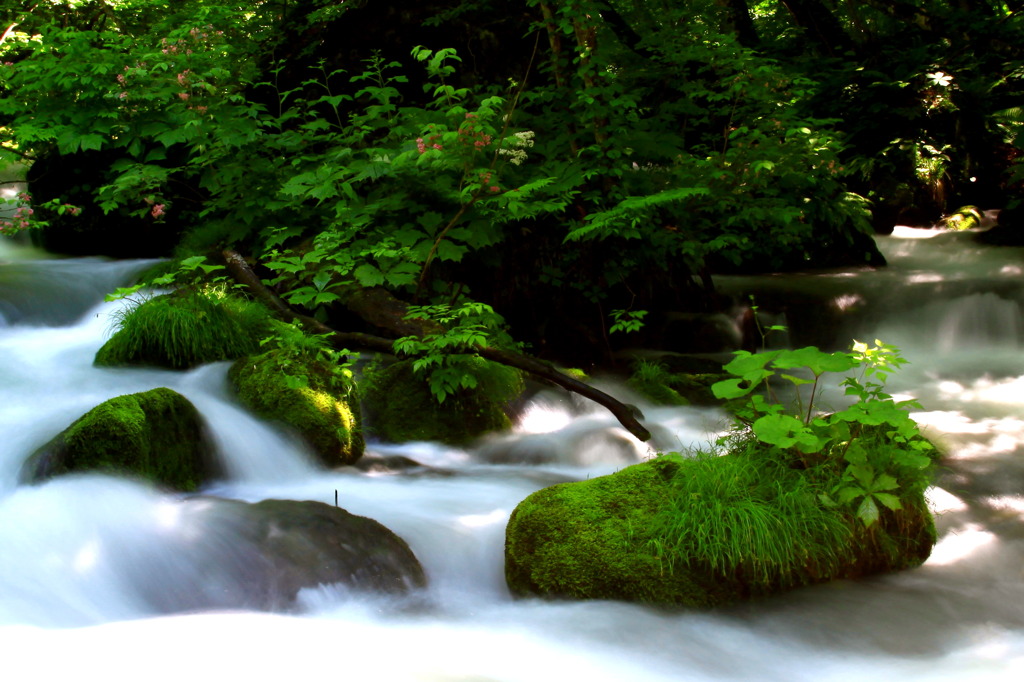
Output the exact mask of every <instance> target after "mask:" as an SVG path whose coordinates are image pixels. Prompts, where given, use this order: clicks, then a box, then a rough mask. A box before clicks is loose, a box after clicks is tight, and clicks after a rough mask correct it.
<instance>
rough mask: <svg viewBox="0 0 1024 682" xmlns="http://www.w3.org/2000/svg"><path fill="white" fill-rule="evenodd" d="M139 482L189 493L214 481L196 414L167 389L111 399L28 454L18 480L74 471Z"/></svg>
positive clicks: (206, 442) (210, 449)
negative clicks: (120, 476) (103, 473)
mask: <svg viewBox="0 0 1024 682" xmlns="http://www.w3.org/2000/svg"><path fill="white" fill-rule="evenodd" d="M96 470H99V471H109V472H114V473H125V474H131V475H135V476H139V477H142V478H145V479H148V480H150V481H153V482H154V483H157V484H160V485H163V486H167V487H169V488H173V489H175V490H182V491H192V490H195V489H196V488H197V487H198V486H199V485H200V484H202V483H203V482H205V481H208V480H210V479H211V478H214V477H215V476H217V475H219V474H220V473H221V472H220V468H219V467H218V465H217V463H216V460H215V458H214V456H213V447H212V445H211V444H210V441H209V439H208V438H207V436H206V432H205V429H204V427H203V424H202V419H201V418H200V416H199V412H198V411H197V410H196V408H195V407H194V406H193V405H192V403H190V402H189V401H188V399H186V398H185V397H184V396H182V395H180V394H178V393H176V392H174V391H172V390H171V389H169V388H155V389H153V390H151V391H146V392H144V393H133V394H131V395H123V396H118V397H116V398H111V399H110V400H107V401H106V402H104V403H101V404H100V405H97V406H96V407H94V408H93V409H92V410H90V411H89V412H87V413H85V414H84V415H83V416H82V417H80V418H79V419H78V420H76V421H75V422H74V423H73V424H71V426H69V427H68V428H67V429H65V430H64V431H62V432H61V433H60V434H58V435H57V436H56V437H55V438H54V439H53V440H51V441H50V442H49V443H47V444H46V445H44V446H42V447H41V448H39V449H38V450H36V452H35V453H33V454H32V456H30V457H29V458H28V460H27V461H26V462H25V464H24V466H23V467H22V478H23V479H24V480H26V481H29V482H36V481H40V480H44V479H47V478H50V477H52V476H56V475H59V474H64V473H69V472H75V471H96Z"/></svg>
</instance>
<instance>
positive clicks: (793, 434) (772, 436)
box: [753, 414, 813, 448]
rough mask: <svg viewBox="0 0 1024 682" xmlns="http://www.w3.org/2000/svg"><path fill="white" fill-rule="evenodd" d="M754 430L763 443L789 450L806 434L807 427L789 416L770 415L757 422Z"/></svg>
mask: <svg viewBox="0 0 1024 682" xmlns="http://www.w3.org/2000/svg"><path fill="white" fill-rule="evenodd" d="M753 430H754V435H756V436H757V439H758V440H760V441H761V442H763V443H768V444H769V445H776V446H778V447H780V448H788V447H790V446H792V445H793V444H795V443H796V442H797V441H798V438H797V436H798V435H803V434H804V433H806V431H807V427H806V426H804V423H803V422H802V421H800V420H799V419H797V418H796V417H792V416H790V415H788V414H769V415H765V416H764V417H761V418H760V419H758V420H757V421H755V422H754V424H753ZM812 437H813V435H812Z"/></svg>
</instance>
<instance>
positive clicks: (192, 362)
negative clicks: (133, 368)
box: [95, 289, 272, 369]
mask: <svg viewBox="0 0 1024 682" xmlns="http://www.w3.org/2000/svg"><path fill="white" fill-rule="evenodd" d="M117 324H118V329H117V331H116V332H115V333H114V335H113V336H112V337H111V338H110V339H109V340H108V341H107V342H106V343H105V344H104V345H103V347H102V348H100V350H99V351H98V352H97V353H96V359H95V364H96V365H97V366H101V367H110V366H118V365H156V366H159V367H167V368H170V369H188V368H190V367H195V366H196V365H200V364H204V363H207V362H217V361H219V360H229V359H234V358H237V357H240V356H243V355H247V354H249V353H254V352H256V351H257V350H258V349H259V341H260V339H261V338H262V337H263V336H264V335H265V334H267V333H268V331H269V329H270V328H271V324H272V323H271V318H270V315H269V313H268V312H267V310H266V309H265V308H264V307H263V306H261V305H259V304H257V303H252V302H249V301H245V300H243V299H239V298H235V297H232V296H227V295H224V294H223V292H218V291H216V290H203V291H195V290H190V289H189V290H179V291H177V292H174V293H172V294H166V295H163V296H157V297H155V298H151V299H147V300H145V301H143V302H141V303H139V304H138V305H136V306H134V307H132V308H130V309H128V310H126V311H125V312H124V313H123V314H122V315H121V317H120V319H118V320H117Z"/></svg>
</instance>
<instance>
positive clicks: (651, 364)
mask: <svg viewBox="0 0 1024 682" xmlns="http://www.w3.org/2000/svg"><path fill="white" fill-rule="evenodd" d="M675 381H676V376H675V375H674V374H672V373H671V372H669V371H668V369H667V368H666V367H665V365H664V364H663V363H660V362H656V361H652V360H640V361H639V362H637V363H636V364H635V365H634V366H633V373H632V374H631V375H630V377H629V379H627V380H626V383H627V384H629V386H630V387H631V388H633V389H635V390H636V391H638V392H640V393H641V394H643V395H644V396H645V397H647V398H649V399H650V400H653V401H654V402H655V403H657V404H660V405H688V404H689V403H690V401H689V400H687V399H686V398H685V397H684V396H682V395H680V393H679V392H678V391H677V390H675V388H674V387H673V384H674V383H675Z"/></svg>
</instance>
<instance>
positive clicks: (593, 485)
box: [505, 455, 935, 608]
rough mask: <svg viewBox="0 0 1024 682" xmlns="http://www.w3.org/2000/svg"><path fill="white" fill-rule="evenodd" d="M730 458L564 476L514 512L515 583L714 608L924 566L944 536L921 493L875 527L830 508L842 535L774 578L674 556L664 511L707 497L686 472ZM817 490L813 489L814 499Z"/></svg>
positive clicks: (555, 593) (666, 460)
mask: <svg viewBox="0 0 1024 682" xmlns="http://www.w3.org/2000/svg"><path fill="white" fill-rule="evenodd" d="M728 457H732V455H729V456H726V457H719V458H713V459H714V460H721V462H717V461H710V460H705V461H704V464H703V466H698V465H697V464H696V463H695V462H694V461H693V460H685V459H683V458H681V457H679V456H678V455H674V456H665V457H659V458H657V459H654V460H652V461H650V462H646V463H643V464H638V465H635V466H631V467H628V468H626V469H624V470H622V471H620V472H618V473H616V474H613V475H610V476H603V477H600V478H594V479H590V480H587V481H581V482H574V483H562V484H558V485H555V486H552V487H549V488H544V489H542V490H540V491H537V492H536V493H534V494H532V495H530V496H529V497H527V498H526V499H525V500H524V501H523V502H522V503H520V504H519V506H518V507H516V509H515V511H513V513H512V516H511V518H510V519H509V523H508V527H507V531H506V542H505V575H506V580H507V582H508V586H509V588H510V589H511V591H512V592H513V593H514V594H516V595H522V596H525V595H541V596H546V597H561V598H574V599H618V600H626V601H636V602H644V603H652V604H662V605H674V606H685V607H691V608H710V607H716V606H722V605H726V604H731V603H736V602H740V601H743V600H746V599H749V598H751V597H756V596H764V595H768V594H773V593H775V592H781V591H784V590H787V589H792V588H794V587H799V586H801V585H807V584H812V583H817V582H823V581H828V580H834V579H839V578H854V577H860V576H864V575H869V574H873V573H880V572H886V571H893V570H899V569H904V568H910V567H914V566H918V565H920V564H921V563H922V562H923V561H924V560H925V559H926V558H927V557H928V554H929V553H930V551H931V547H932V546H933V545H934V543H935V529H934V524H933V522H932V518H931V515H930V514H929V512H928V511H927V508H926V506H925V504H924V500H923V496H922V495H920V494H918V495H916V496H915V498H914V499H912V500H904V510H903V511H900V512H891V511H889V510H885V512H884V514H883V520H882V521H881V522H880V523H879V524H876V526H875V527H873V528H870V529H866V528H864V527H863V525H862V524H861V522H860V521H859V520H858V519H856V518H854V517H853V516H852V515H851V514H846V513H843V512H840V511H838V510H835V511H830V512H828V513H830V514H834V515H835V519H834V522H835V526H834V528H833V531H834V535H835V537H836V538H838V539H839V540H841V543H840V544H839V545H837V546H833V547H826V548H823V550H822V552H821V553H820V555H815V554H813V552H816V551H817V548H813V549H812V550H811V551H812V553H811V554H809V555H808V556H807V558H806V561H804V562H803V563H801V562H799V561H797V562H796V563H794V566H796V567H795V568H793V569H791V570H787V571H775V572H773V571H768V572H767V573H768V574H769V576H770V577H769V578H768V579H767V580H765V579H755V578H754V576H753V575H752V574H751V571H750V570H749V568H748V564H744V562H743V561H737V562H733V563H732V564H731V565H728V566H722V565H721V563H715V562H712V561H711V560H709V558H708V557H707V556H701V555H697V554H694V555H692V556H688V557H684V559H683V560H682V561H675V562H674V563H673V562H669V561H666V555H665V553H664V551H662V550H663V547H664V545H665V544H667V542H668V541H667V536H666V535H664V532H665V531H664V523H663V521H662V520H663V519H664V516H665V511H666V505H667V504H670V503H669V502H667V501H669V500H673V501H674V502H672V503H671V504H684V505H686V504H691V505H694V508H693V512H694V516H695V517H698V518H699V517H701V515H702V514H703V508H702V507H701V505H702V504H704V503H705V501H704V500H702V499H701V497H700V496H699V495H693V496H692V498H691V496H689V495H686V496H685V499H682V500H680V497H681V496H680V495H679V483H678V479H676V477H678V476H683V477H686V476H697V475H709V472H710V475H712V476H714V475H716V474H715V472H716V471H717V470H719V469H724V470H727V469H728V462H727V461H726V460H727V458H728ZM721 465H725V466H724V467H723V466H721ZM722 473H723V475H725V474H727V473H728V472H727V471H723V472H722ZM785 475H786V476H789V475H790V474H785ZM791 475H792V476H800V475H801V474H800V473H799V472H792V474H791ZM780 485H789V483H780ZM816 499H817V498H816V496H809V500H808V503H809V504H814V501H815V500H816ZM687 530H688V532H690V533H691V535H693V536H695V537H696V536H700V535H701V534H702V533H703V532H705V530H706V529H705V528H702V527H701V525H700V524H699V523H697V524H695V525H694V527H693V528H690V529H687ZM767 539H768V540H769V541H770V540H771V538H767ZM720 540H722V538H716V537H706V538H704V539H703V540H702V541H701V542H703V543H706V544H707V545H708V546H714V545H715V544H716V543H718V542H719V541H720ZM786 540H787V541H788V542H790V543H791V544H794V545H795V547H794V549H795V551H797V552H800V551H805V550H806V547H803V548H802V547H801V544H800V542H799V538H798V537H796V539H794V536H793V535H792V534H791V535H790V536H789V537H787V538H786ZM781 541H782V540H781V538H780V542H781ZM727 563H728V562H727Z"/></svg>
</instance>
